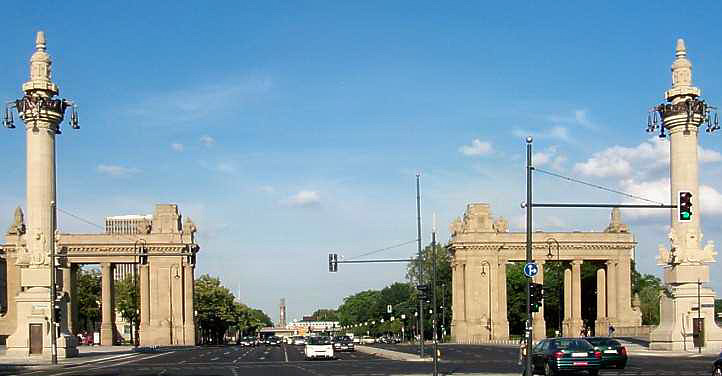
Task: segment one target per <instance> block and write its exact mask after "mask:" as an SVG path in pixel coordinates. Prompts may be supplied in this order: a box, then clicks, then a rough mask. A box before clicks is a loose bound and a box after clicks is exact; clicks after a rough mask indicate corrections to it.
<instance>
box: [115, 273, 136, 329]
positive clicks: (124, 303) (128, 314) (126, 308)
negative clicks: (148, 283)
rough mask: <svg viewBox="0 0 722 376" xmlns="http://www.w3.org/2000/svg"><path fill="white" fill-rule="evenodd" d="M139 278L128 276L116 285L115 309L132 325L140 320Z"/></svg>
mask: <svg viewBox="0 0 722 376" xmlns="http://www.w3.org/2000/svg"><path fill="white" fill-rule="evenodd" d="M138 283H139V281H138V276H137V275H135V277H134V275H132V274H128V275H126V276H125V278H123V279H122V280H120V281H118V282H116V283H115V309H116V310H118V312H119V313H120V315H121V316H122V317H123V318H124V319H125V320H127V321H128V322H130V323H134V324H135V323H137V322H138V321H137V320H139V319H140V317H139V310H140V296H139V291H140V290H139V287H138V286H139V285H138Z"/></svg>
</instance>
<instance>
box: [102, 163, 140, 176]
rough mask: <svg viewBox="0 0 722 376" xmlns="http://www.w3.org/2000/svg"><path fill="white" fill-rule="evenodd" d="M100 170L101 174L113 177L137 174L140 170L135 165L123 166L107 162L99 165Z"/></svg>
mask: <svg viewBox="0 0 722 376" xmlns="http://www.w3.org/2000/svg"><path fill="white" fill-rule="evenodd" d="M97 170H98V172H100V173H101V174H106V175H110V176H113V177H126V176H131V175H135V174H137V173H139V172H140V170H139V169H137V168H135V167H123V166H118V165H106V164H99V165H98V167H97Z"/></svg>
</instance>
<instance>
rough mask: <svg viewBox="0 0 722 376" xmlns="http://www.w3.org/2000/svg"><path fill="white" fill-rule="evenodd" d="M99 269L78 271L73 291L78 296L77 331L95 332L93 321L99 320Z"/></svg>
mask: <svg viewBox="0 0 722 376" xmlns="http://www.w3.org/2000/svg"><path fill="white" fill-rule="evenodd" d="M100 278H101V276H100V271H98V270H96V269H89V270H84V269H80V271H79V272H78V279H77V285H76V290H75V293H76V294H77V296H78V298H77V299H78V331H79V332H90V333H92V332H95V330H96V326H95V323H97V322H99V321H100V305H99V304H98V302H99V301H100V292H101V286H100Z"/></svg>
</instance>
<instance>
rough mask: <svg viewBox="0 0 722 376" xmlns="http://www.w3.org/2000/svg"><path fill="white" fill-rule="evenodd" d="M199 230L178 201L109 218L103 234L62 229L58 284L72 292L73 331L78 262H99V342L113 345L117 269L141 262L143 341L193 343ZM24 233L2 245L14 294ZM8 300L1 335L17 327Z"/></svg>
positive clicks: (70, 321)
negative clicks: (141, 212)
mask: <svg viewBox="0 0 722 376" xmlns="http://www.w3.org/2000/svg"><path fill="white" fill-rule="evenodd" d="M181 223H182V225H181ZM17 227H19V226H16V228H17ZM195 232H196V227H195V225H194V224H193V222H192V221H191V220H190V219H188V218H186V220H185V221H184V222H182V221H181V215H180V213H179V211H178V207H177V206H176V205H172V204H162V205H156V208H155V213H154V214H153V215H152V216H123V217H108V218H107V219H106V231H105V233H102V234H58V235H57V236H56V249H57V254H58V256H59V265H60V266H59V267H58V269H59V271H58V273H57V274H58V276H59V278H58V280H59V281H60V282H59V283H58V284H59V285H60V286H61V289H62V291H63V292H64V293H66V294H67V296H68V299H66V307H65V312H66V314H64V320H67V328H68V330H69V332H70V334H76V331H77V320H78V314H77V296H76V294H75V289H76V286H75V284H76V280H77V273H78V267H79V265H81V264H99V265H100V270H101V275H102V277H101V278H102V282H101V285H102V287H101V294H102V298H101V301H102V303H103V304H102V313H101V330H100V331H101V344H103V345H111V344H113V342H114V341H113V340H114V337H115V332H116V329H115V323H114V321H115V320H114V313H115V307H114V304H113V301H114V298H113V280H114V268H115V265H118V264H132V265H136V266H137V269H138V273H139V282H140V286H139V290H140V344H141V345H195V344H196V339H195V334H196V333H195V319H194V310H193V283H194V270H195V258H196V253H197V252H198V251H199V249H200V247H199V246H198V244H196V243H195ZM24 236H25V234H24V233H22V232H17V231H16V232H15V233H8V235H6V239H5V240H6V242H5V244H4V245H3V246H2V252H3V253H2V255H3V256H4V257H3V258H4V261H5V263H6V265H7V267H8V273H7V274H8V295H9V296H10V297H13V296H15V295H16V294H17V293H18V292H19V291H20V286H19V283H16V281H17V280H18V279H19V267H17V266H15V260H16V259H17V249H18V245H20V244H23V238H24ZM9 300H10V301H11V302H10V303H9V305H8V311H7V312H6V314H5V315H4V316H0V335H9V334H11V333H13V331H14V326H15V321H14V318H15V315H14V314H12V311H14V304H13V302H12V299H9Z"/></svg>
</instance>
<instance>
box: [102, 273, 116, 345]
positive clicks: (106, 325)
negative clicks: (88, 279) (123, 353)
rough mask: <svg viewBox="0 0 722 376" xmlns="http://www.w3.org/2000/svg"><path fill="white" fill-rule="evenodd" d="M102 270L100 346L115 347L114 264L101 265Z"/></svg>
mask: <svg viewBox="0 0 722 376" xmlns="http://www.w3.org/2000/svg"><path fill="white" fill-rule="evenodd" d="M100 270H101V291H100V293H101V304H102V308H103V309H102V316H101V322H100V344H101V345H103V346H112V345H113V335H114V334H115V331H114V328H115V320H113V316H114V315H113V313H114V312H113V311H114V309H113V305H114V304H113V264H111V263H109V262H104V263H102V264H100Z"/></svg>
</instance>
